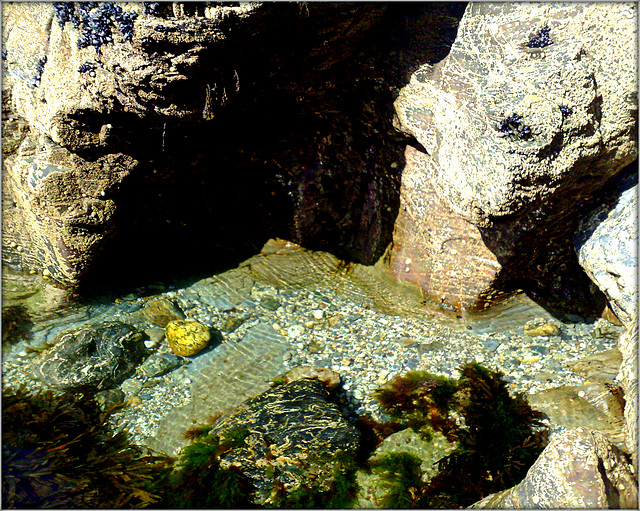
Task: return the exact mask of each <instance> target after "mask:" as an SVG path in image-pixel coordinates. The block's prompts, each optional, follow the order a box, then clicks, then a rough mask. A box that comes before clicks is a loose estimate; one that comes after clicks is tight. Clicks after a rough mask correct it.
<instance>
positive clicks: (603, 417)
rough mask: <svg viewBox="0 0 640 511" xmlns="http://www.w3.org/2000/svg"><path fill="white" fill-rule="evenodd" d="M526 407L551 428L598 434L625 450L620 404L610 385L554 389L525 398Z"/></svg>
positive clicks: (614, 388) (597, 384)
mask: <svg viewBox="0 0 640 511" xmlns="http://www.w3.org/2000/svg"><path fill="white" fill-rule="evenodd" d="M529 404H530V405H531V407H532V408H533V409H534V410H538V411H540V412H543V413H544V414H545V415H546V416H547V417H548V418H549V420H550V421H551V422H552V423H553V424H557V425H559V426H562V427H564V428H567V429H572V428H578V427H583V428H586V429H589V430H593V431H598V432H599V433H601V434H603V435H604V436H606V437H607V438H608V439H609V441H611V442H613V443H614V444H615V445H617V446H618V447H619V448H620V449H625V431H624V421H623V406H624V400H623V399H622V393H621V392H620V389H619V388H617V387H614V386H613V385H605V384H601V383H591V384H588V385H582V386H580V387H555V388H552V389H547V390H542V391H540V392H537V393H535V394H533V395H531V396H529Z"/></svg>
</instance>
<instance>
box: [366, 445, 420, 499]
mask: <svg viewBox="0 0 640 511" xmlns="http://www.w3.org/2000/svg"><path fill="white" fill-rule="evenodd" d="M421 463H422V462H421V460H420V458H418V457H417V456H416V455H414V454H410V453H408V452H393V453H386V454H383V455H382V456H379V457H377V458H376V459H375V460H372V461H371V463H370V466H371V468H372V469H374V470H376V472H378V473H379V474H380V475H381V477H382V479H383V481H384V482H383V485H384V487H385V489H386V493H385V496H384V498H383V499H382V502H381V503H380V504H381V507H382V508H385V509H388V508H392V509H397V508H408V507H418V506H419V503H420V496H421V494H422V492H423V491H424V482H423V481H422V469H421V468H420V465H421Z"/></svg>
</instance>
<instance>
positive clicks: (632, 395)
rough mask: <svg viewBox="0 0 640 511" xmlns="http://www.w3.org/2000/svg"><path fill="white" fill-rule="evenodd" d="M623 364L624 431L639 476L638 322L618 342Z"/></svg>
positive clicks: (621, 370) (630, 326)
mask: <svg viewBox="0 0 640 511" xmlns="http://www.w3.org/2000/svg"><path fill="white" fill-rule="evenodd" d="M618 348H619V349H620V353H622V364H621V365H620V373H619V374H618V376H617V380H618V381H619V383H620V384H621V385H622V389H623V391H624V400H625V404H624V421H625V425H624V429H625V434H626V445H627V449H628V450H629V452H630V453H631V456H632V459H633V466H634V467H635V473H636V475H637V474H638V320H637V318H636V320H635V321H634V322H633V323H632V324H631V325H629V327H628V328H627V330H626V331H625V332H623V333H622V335H621V336H620V339H619V340H618Z"/></svg>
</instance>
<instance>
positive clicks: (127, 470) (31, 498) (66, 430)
mask: <svg viewBox="0 0 640 511" xmlns="http://www.w3.org/2000/svg"><path fill="white" fill-rule="evenodd" d="M2 396H3V410H2V425H3V428H2V454H3V460H2V468H3V470H2V504H3V507H5V508H41V507H42V508H46V507H59V508H98V507H107V508H120V507H147V506H149V505H152V504H156V503H158V502H160V501H161V500H162V492H163V488H164V482H165V481H166V478H167V476H168V474H169V472H170V470H171V466H172V459H171V458H167V457H162V456H148V455H144V454H143V452H142V449H141V448H139V447H138V446H136V445H133V444H131V443H129V440H128V439H127V436H126V434H125V433H124V432H121V433H117V434H113V433H111V431H110V430H109V428H108V425H107V424H106V422H105V419H106V417H107V414H106V413H102V412H101V411H100V408H99V406H98V405H97V404H96V403H95V401H94V400H93V399H91V398H90V396H82V397H78V396H74V395H72V394H69V393H63V394H54V393H53V392H51V391H44V392H40V393H34V394H32V393H29V392H27V391H25V390H24V388H19V389H17V390H13V389H11V388H5V389H4V390H3V392H2Z"/></svg>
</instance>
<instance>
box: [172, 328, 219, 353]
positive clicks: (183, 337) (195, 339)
mask: <svg viewBox="0 0 640 511" xmlns="http://www.w3.org/2000/svg"><path fill="white" fill-rule="evenodd" d="M165 332H166V337H167V342H168V343H169V346H170V347H171V350H172V351H173V352H174V353H175V354H176V355H181V356H183V357H189V356H192V355H196V354H197V353H199V352H201V351H202V350H203V349H204V348H206V347H207V345H208V344H209V341H210V340H211V332H210V331H209V328H208V327H207V326H205V325H203V324H202V323H198V322H197V321H194V320H191V319H177V320H174V321H170V322H169V323H168V324H167V326H166V328H165Z"/></svg>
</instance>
